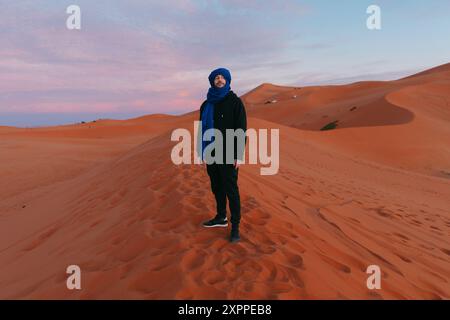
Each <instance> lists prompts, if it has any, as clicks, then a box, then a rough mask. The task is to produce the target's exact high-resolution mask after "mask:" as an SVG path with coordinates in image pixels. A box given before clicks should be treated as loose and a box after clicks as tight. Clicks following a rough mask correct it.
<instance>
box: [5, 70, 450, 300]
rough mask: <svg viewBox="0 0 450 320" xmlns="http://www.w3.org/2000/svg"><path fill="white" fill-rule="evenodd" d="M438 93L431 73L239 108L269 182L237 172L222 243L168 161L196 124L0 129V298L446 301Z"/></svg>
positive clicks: (447, 200) (447, 202)
mask: <svg viewBox="0 0 450 320" xmlns="http://www.w3.org/2000/svg"><path fill="white" fill-rule="evenodd" d="M448 89H450V72H449V68H448V65H445V66H441V67H439V68H436V69H433V70H432V71H431V72H424V73H420V74H418V75H416V76H413V77H408V78H404V79H400V80H397V81H391V82H362V83H355V84H350V85H346V86H325V87H306V88H293V87H280V86H275V85H271V84H263V85H261V86H259V87H257V88H255V89H254V90H252V91H251V92H249V93H248V94H246V95H245V96H244V97H243V99H244V101H245V104H246V107H247V109H248V116H249V127H252V128H278V129H280V141H281V147H280V170H279V173H278V174H277V175H274V176H261V175H260V174H259V173H260V171H259V166H257V165H244V166H243V167H242V169H241V170H240V176H239V181H240V190H241V198H242V210H243V212H242V228H241V229H242V241H241V242H240V243H238V244H233V245H231V244H230V243H229V242H228V240H227V236H228V232H229V230H226V229H220V230H211V229H205V228H202V227H201V226H200V224H201V222H202V221H203V220H205V219H207V218H209V217H210V216H211V215H212V214H213V212H214V202H213V197H212V195H211V193H210V191H209V180H208V176H207V174H206V172H205V170H204V168H203V167H202V166H197V165H181V166H175V165H173V164H172V162H171V160H170V151H171V148H172V147H173V145H174V143H173V142H171V141H170V133H171V131H172V130H173V129H174V128H178V127H184V128H188V129H190V130H192V121H193V120H196V119H197V116H198V115H197V112H192V113H189V114H185V115H182V116H164V115H157V116H146V117H141V118H135V119H130V120H124V121H118V120H102V121H98V122H96V123H89V124H76V125H70V126H58V127H47V128H39V129H38V128H36V129H17V128H0V150H2V151H6V152H1V153H0V191H1V194H2V197H1V200H0V244H1V246H0V298H32V299H42V298H63V299H80V298H81V299H98V298H122V299H132V298H137V299H222V298H225V299H259V298H261V299H320V298H324V299H355V298H359V299H420V298H425V299H449V298H450V289H449V288H450V285H449V282H450V245H449V230H450V212H449V208H450V180H449V178H450V149H449V144H448V141H450V139H449V138H450V132H449V112H450V109H449V108H448V103H449V101H450V90H448ZM294 96H296V97H295V98H294ZM275 100H276V102H273V101H275ZM268 101H270V103H267V102H268ZM354 107H355V109H353V110H350V109H352V108H354ZM324 116H327V118H325V117H324ZM334 120H339V121H338V124H337V127H336V129H334V130H327V131H320V128H322V127H323V126H324V125H326V124H327V123H329V122H331V121H334ZM89 126H90V127H89ZM72 264H76V265H79V266H80V267H81V270H82V288H83V289H82V290H80V291H77V290H75V291H69V290H68V289H67V288H66V278H67V274H66V273H65V270H66V267H67V266H68V265H72ZM372 264H375V265H379V266H380V267H381V270H382V275H383V278H382V289H381V290H369V289H368V288H367V287H366V279H367V276H368V275H367V274H366V273H365V271H366V268H367V266H369V265H372Z"/></svg>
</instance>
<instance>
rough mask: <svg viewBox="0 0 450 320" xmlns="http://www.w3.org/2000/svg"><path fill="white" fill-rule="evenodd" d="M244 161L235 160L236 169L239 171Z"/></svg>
mask: <svg viewBox="0 0 450 320" xmlns="http://www.w3.org/2000/svg"><path fill="white" fill-rule="evenodd" d="M241 163H242V160H234V168H235V169H237V168H239V166H240V165H241Z"/></svg>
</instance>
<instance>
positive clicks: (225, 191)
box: [199, 68, 247, 242]
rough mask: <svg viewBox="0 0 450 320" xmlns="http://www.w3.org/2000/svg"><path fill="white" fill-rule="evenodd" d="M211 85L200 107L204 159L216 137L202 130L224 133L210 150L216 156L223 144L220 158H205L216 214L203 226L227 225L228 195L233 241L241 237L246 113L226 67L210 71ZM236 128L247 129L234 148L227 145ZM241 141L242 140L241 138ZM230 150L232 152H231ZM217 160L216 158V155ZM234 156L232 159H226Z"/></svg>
mask: <svg viewBox="0 0 450 320" xmlns="http://www.w3.org/2000/svg"><path fill="white" fill-rule="evenodd" d="M208 80H209V83H210V85H211V87H210V88H209V90H208V94H207V99H206V100H205V101H204V102H203V103H202V105H201V107H200V121H201V123H202V132H201V137H202V138H203V139H202V141H201V142H202V143H200V144H199V145H200V146H201V148H202V150H201V153H200V154H201V156H202V159H203V160H204V159H205V157H206V156H205V154H204V152H205V149H206V147H207V146H208V145H209V144H210V143H215V142H216V139H214V138H212V139H211V141H208V140H206V139H205V138H204V136H203V134H204V133H205V132H206V130H208V129H217V130H219V131H220V132H221V133H222V139H223V140H222V142H223V143H222V146H219V145H218V144H217V145H215V146H214V147H215V148H211V149H214V150H213V151H212V152H211V155H213V156H215V151H217V148H222V149H221V150H222V151H223V152H222V157H220V156H218V158H219V161H213V162H212V163H210V161H208V160H207V161H206V162H207V164H206V169H207V172H208V175H209V178H210V181H211V190H212V192H213V193H214V196H215V198H216V208H217V213H216V216H215V217H214V218H213V219H211V220H208V221H205V222H204V223H203V226H204V227H227V226H228V221H227V211H226V205H227V198H228V202H229V207H230V211H231V224H232V227H231V233H230V241H231V242H237V241H239V240H240V236H239V223H240V219H241V201H240V196H239V188H238V184H237V179H238V173H239V164H240V162H242V159H243V154H244V149H245V143H246V137H245V131H246V130H247V116H246V112H245V107H244V104H243V103H242V100H241V99H240V98H239V97H238V96H237V95H236V94H235V93H234V92H233V91H232V90H231V88H230V84H231V74H230V72H229V71H228V70H227V69H225V68H219V69H216V70H214V71H212V72H211V74H210V75H209V77H208ZM227 129H233V130H238V129H240V132H241V133H242V132H243V133H244V135H243V136H241V137H243V143H239V141H238V140H239V139H238V138H237V137H234V138H233V139H234V146H233V148H231V150H228V149H227V148H226V146H227V143H226V140H227V139H226V137H227V134H226V130H227ZM241 142H242V141H241ZM230 152H231V153H232V154H231V155H230ZM215 159H216V160H217V158H215ZM227 159H231V161H227Z"/></svg>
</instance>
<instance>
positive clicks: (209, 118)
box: [201, 68, 231, 159]
mask: <svg viewBox="0 0 450 320" xmlns="http://www.w3.org/2000/svg"><path fill="white" fill-rule="evenodd" d="M219 74H221V75H222V76H223V77H224V78H225V79H226V80H227V82H226V84H225V85H224V86H223V87H222V88H217V87H216V86H215V85H214V79H215V78H216V76H217V75H219ZM208 80H209V83H210V85H211V87H210V88H209V90H208V94H207V95H206V100H207V102H206V105H205V108H204V109H203V113H202V151H201V156H202V159H204V156H203V152H204V150H205V148H206V146H207V145H208V144H210V143H211V142H213V141H214V137H213V139H211V141H205V140H204V139H203V135H204V133H205V131H206V130H208V129H211V128H214V105H215V104H216V103H218V102H219V101H221V100H222V99H223V98H225V96H226V95H227V94H228V92H230V89H231V88H230V83H231V73H230V71H228V70H227V69H225V68H218V69H216V70H214V71H212V72H211V73H210V75H209V77H208Z"/></svg>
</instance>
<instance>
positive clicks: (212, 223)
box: [203, 216, 228, 228]
mask: <svg viewBox="0 0 450 320" xmlns="http://www.w3.org/2000/svg"><path fill="white" fill-rule="evenodd" d="M203 226H204V227H207V228H211V227H228V220H227V217H225V218H220V217H217V216H215V217H214V218H213V219H211V220H208V221H205V222H203Z"/></svg>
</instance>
